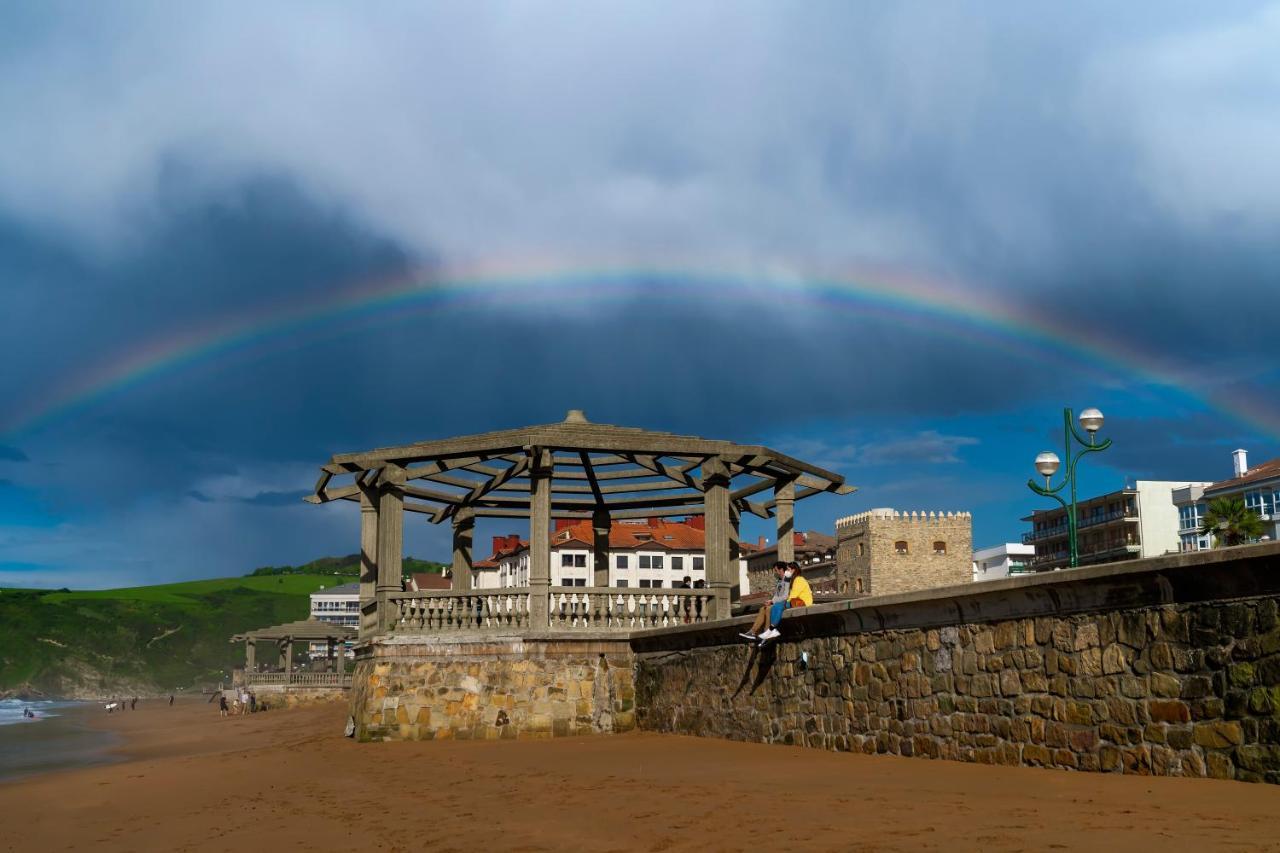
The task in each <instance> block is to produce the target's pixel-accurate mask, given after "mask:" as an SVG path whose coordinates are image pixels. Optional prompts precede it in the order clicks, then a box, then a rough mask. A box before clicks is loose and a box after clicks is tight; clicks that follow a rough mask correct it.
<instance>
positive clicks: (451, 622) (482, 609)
mask: <svg viewBox="0 0 1280 853" xmlns="http://www.w3.org/2000/svg"><path fill="white" fill-rule="evenodd" d="M387 608H388V613H387V620H386V623H385V624H386V629H387V630H388V631H390V632H392V633H395V632H402V633H404V632H409V633H428V634H434V633H451V632H454V631H504V630H506V631H511V630H525V629H528V628H529V627H530V624H529V590H528V589H525V588H519V587H515V588H507V589H489V590H472V591H469V592H461V591H460V592H453V591H438V590H432V591H430V592H392V593H388V594H387Z"/></svg>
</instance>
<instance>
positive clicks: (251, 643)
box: [244, 638, 258, 672]
mask: <svg viewBox="0 0 1280 853" xmlns="http://www.w3.org/2000/svg"><path fill="white" fill-rule="evenodd" d="M257 657H258V654H257V646H256V641H255V640H253V639H252V638H246V639H245V641H244V671H245V672H253V668H254V667H255V666H256V665H257Z"/></svg>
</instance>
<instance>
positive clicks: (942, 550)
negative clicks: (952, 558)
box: [933, 541, 947, 556]
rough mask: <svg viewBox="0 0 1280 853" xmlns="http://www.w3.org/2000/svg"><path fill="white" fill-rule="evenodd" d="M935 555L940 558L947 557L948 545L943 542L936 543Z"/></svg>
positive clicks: (934, 545)
mask: <svg viewBox="0 0 1280 853" xmlns="http://www.w3.org/2000/svg"><path fill="white" fill-rule="evenodd" d="M933 553H935V554H938V555H939V556H942V555H945V554H946V553H947V543H946V542H942V541H938V542H934V543H933Z"/></svg>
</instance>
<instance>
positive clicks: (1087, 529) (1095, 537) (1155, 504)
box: [1022, 480, 1210, 571]
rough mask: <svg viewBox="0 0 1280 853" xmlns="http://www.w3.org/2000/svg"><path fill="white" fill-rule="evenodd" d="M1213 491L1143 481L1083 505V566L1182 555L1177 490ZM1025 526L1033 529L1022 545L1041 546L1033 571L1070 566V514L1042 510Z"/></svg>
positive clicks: (1079, 543) (1081, 502)
mask: <svg viewBox="0 0 1280 853" xmlns="http://www.w3.org/2000/svg"><path fill="white" fill-rule="evenodd" d="M1208 485H1210V484H1208V483H1186V482H1178V481H1170V480H1137V481H1135V482H1134V483H1133V484H1132V485H1128V486H1126V487H1125V488H1123V489H1120V490H1118V491H1114V492H1109V493H1107V494H1104V495H1097V496H1095V497H1091V498H1085V499H1084V500H1077V501H1076V507H1077V515H1076V531H1077V533H1076V544H1077V548H1078V551H1079V555H1080V565H1082V566H1088V565H1093V564H1097V563H1112V562H1117V561H1120V560H1134V559H1137V558H1139V557H1155V556H1159V555H1161V554H1168V553H1173V552H1176V551H1179V550H1181V548H1180V546H1181V539H1180V538H1179V537H1180V524H1181V522H1180V520H1179V513H1178V507H1177V506H1176V505H1175V504H1174V494H1173V493H1174V490H1175V489H1179V490H1180V489H1184V488H1192V487H1197V486H1198V487H1201V488H1203V487H1205V486H1208ZM1022 520H1023V521H1026V522H1030V524H1031V529H1030V530H1029V531H1028V532H1027V533H1025V534H1023V536H1022V542H1023V544H1024V545H1034V546H1035V549H1036V554H1035V558H1034V560H1033V562H1032V564H1031V565H1032V568H1034V569H1035V570H1036V571H1051V570H1054V569H1061V568H1065V567H1067V566H1069V565H1070V554H1069V551H1068V530H1067V511H1066V510H1065V509H1064V508H1062V507H1054V508H1053V509H1045V510H1036V511H1035V512H1033V513H1032V514H1031V515H1029V516H1027V517H1025V518H1023V519H1022Z"/></svg>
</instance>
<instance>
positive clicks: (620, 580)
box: [613, 578, 630, 589]
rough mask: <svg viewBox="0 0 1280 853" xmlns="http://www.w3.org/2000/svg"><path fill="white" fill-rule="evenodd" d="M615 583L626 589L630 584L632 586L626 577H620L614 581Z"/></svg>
mask: <svg viewBox="0 0 1280 853" xmlns="http://www.w3.org/2000/svg"><path fill="white" fill-rule="evenodd" d="M613 585H614V586H617V587H621V588H623V589H626V588H627V587H628V586H630V583H629V582H628V581H627V579H626V578H618V579H617V580H616V581H614V582H613Z"/></svg>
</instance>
